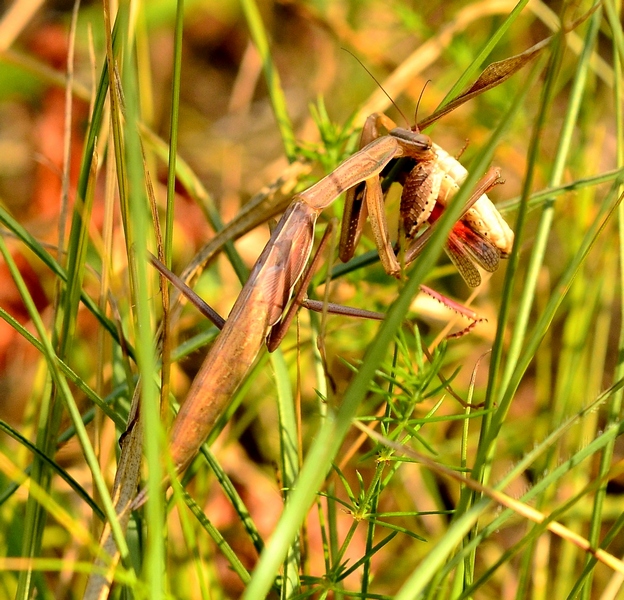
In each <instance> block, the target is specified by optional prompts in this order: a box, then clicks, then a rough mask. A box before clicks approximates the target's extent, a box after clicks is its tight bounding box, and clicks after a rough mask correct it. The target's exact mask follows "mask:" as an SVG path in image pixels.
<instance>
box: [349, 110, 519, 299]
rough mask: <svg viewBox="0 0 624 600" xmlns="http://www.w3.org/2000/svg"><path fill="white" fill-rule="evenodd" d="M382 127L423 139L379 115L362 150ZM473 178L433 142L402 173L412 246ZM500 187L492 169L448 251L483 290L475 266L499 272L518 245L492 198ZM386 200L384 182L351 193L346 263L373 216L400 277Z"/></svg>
mask: <svg viewBox="0 0 624 600" xmlns="http://www.w3.org/2000/svg"><path fill="white" fill-rule="evenodd" d="M380 127H383V128H385V130H386V131H387V132H388V135H391V136H394V137H396V138H397V139H402V140H405V141H406V142H407V141H409V140H410V139H411V138H412V137H413V136H414V135H419V132H418V130H417V129H416V128H414V129H413V130H409V129H402V128H398V127H396V125H395V123H394V122H393V121H392V120H391V119H389V118H388V117H387V116H385V115H383V114H373V115H371V116H370V117H368V119H367V120H366V123H365V125H364V128H363V129H362V137H361V140H360V146H361V147H364V148H365V147H366V146H367V145H368V144H370V143H371V142H372V141H374V140H375V139H377V138H379V135H380V133H379V130H380ZM467 174H468V173H467V171H466V169H465V168H464V167H463V166H462V165H461V164H460V163H459V161H458V160H457V159H455V158H453V157H452V156H450V155H449V154H448V153H447V152H446V151H445V150H443V149H442V148H440V147H439V146H438V145H437V144H434V143H433V142H432V143H431V147H430V148H429V149H428V150H426V151H423V152H421V153H420V155H419V156H418V157H417V158H415V159H414V160H413V161H412V164H411V165H410V166H409V170H408V171H403V172H402V173H400V174H399V178H400V179H399V181H400V183H402V185H403V192H402V194H401V206H400V213H401V221H402V223H401V225H402V228H403V231H404V233H405V237H406V239H407V241H408V243H409V242H411V241H412V240H413V239H414V238H415V236H416V233H417V232H418V231H419V230H420V229H421V227H422V226H423V224H425V223H426V222H430V223H433V222H434V221H435V220H436V219H437V218H438V217H439V215H440V214H441V211H442V210H444V207H446V206H447V205H448V203H449V202H450V201H451V200H452V198H453V196H454V195H455V194H456V192H457V190H459V187H460V185H461V184H462V183H463V182H464V180H465V179H466V176H467ZM500 182H501V180H500V171H499V170H498V169H490V171H488V173H487V174H486V175H485V177H484V178H483V179H482V180H481V182H480V185H479V190H483V193H481V195H480V196H479V197H478V198H477V199H476V200H475V201H474V204H473V205H472V206H471V207H470V208H469V209H468V210H467V211H466V212H465V213H464V215H463V217H462V218H461V219H460V220H459V221H458V222H457V223H456V224H455V226H454V227H453V229H452V230H451V232H450V234H449V237H448V241H447V244H446V247H445V250H446V252H447V254H448V256H449V258H450V259H451V261H452V262H453V264H454V265H455V266H456V267H457V270H458V271H459V273H460V274H461V275H462V277H463V278H464V280H465V281H466V283H467V284H468V285H469V286H470V287H477V286H478V285H479V284H480V283H481V274H480V273H479V270H478V269H477V268H476V266H475V263H477V264H478V265H479V266H480V267H482V268H483V269H485V270H486V271H488V272H494V271H496V269H497V268H498V264H499V260H500V259H501V258H506V257H507V256H508V255H509V253H510V252H511V248H512V246H513V240H514V234H513V231H512V230H511V228H510V227H509V225H507V223H506V222H505V220H504V219H503V218H502V216H501V215H500V213H499V212H498V211H497V210H496V207H495V206H494V205H493V204H492V202H491V201H490V199H489V198H488V196H487V192H488V191H489V190H490V189H491V188H492V187H494V186H495V185H497V184H498V183H500ZM380 195H381V190H380V188H379V183H377V184H376V186H375V187H373V186H371V185H364V184H359V185H357V186H354V187H353V188H351V189H350V190H349V191H348V192H347V199H346V202H345V212H344V216H343V221H342V232H341V236H340V241H341V244H340V248H341V251H340V258H341V260H343V261H344V262H346V261H348V260H350V259H351V258H352V257H353V254H354V252H355V247H356V246H357V243H358V241H359V237H360V234H361V230H362V225H363V222H364V219H365V217H366V213H367V211H368V212H369V213H371V227H372V230H373V236H374V238H375V243H376V245H377V249H378V252H379V257H380V260H381V262H382V264H383V266H384V269H385V270H386V272H387V273H388V274H390V275H394V276H398V275H399V273H400V271H401V267H400V265H399V262H398V260H397V257H396V254H395V252H394V251H393V250H392V247H391V245H390V240H389V236H388V232H387V227H386V226H385V225H383V223H385V216H384V215H383V213H382V214H377V213H379V212H380V208H379V206H380V204H379V197H380ZM473 196H474V195H473ZM376 223H382V225H381V226H378V225H375V224H376ZM411 260H413V256H412V254H411V251H410V248H409V247H408V249H407V252H406V260H405V262H406V264H409V262H411Z"/></svg>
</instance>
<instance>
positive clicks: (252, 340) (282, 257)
mask: <svg viewBox="0 0 624 600" xmlns="http://www.w3.org/2000/svg"><path fill="white" fill-rule="evenodd" d="M377 123H381V124H382V125H384V126H387V124H388V123H390V120H389V119H387V117H381V116H379V115H373V116H372V117H371V118H370V119H369V121H368V122H367V127H365V129H364V134H363V135H364V138H363V141H364V145H363V147H362V148H361V149H360V150H359V151H358V152H356V153H355V154H353V155H352V156H351V157H350V158H348V159H347V160H345V161H344V162H343V163H342V164H340V165H339V166H338V167H337V168H336V169H335V170H334V171H333V172H332V173H330V174H329V175H327V176H326V177H324V178H323V179H321V180H320V181H319V182H318V183H316V184H314V185H313V186H311V187H310V188H308V189H307V190H305V191H303V192H301V193H299V194H297V195H295V196H294V198H293V200H292V202H291V204H290V205H289V207H288V208H287V209H286V211H285V213H284V215H283V216H282V218H281V219H280V221H279V223H278V224H277V227H276V228H275V229H274V231H273V233H272V235H271V237H270V239H269V241H268V243H267V244H266V246H265V248H264V250H263V251H262V254H261V255H260V257H259V258H258V260H257V262H256V264H255V266H254V267H253V269H252V271H251V274H250V276H249V279H248V280H247V282H246V283H245V285H244V287H243V289H242V291H241V293H240V295H239V296H238V298H237V300H236V302H235V304H234V306H233V308H232V310H231V312H230V315H229V317H228V319H227V321H226V322H225V324H224V325H223V329H222V330H221V332H220V334H219V335H218V337H217V338H216V340H215V342H214V343H213V345H212V347H211V348H210V350H209V352H208V354H207V356H206V358H205V359H204V362H203V364H202V366H201V368H200V371H199V372H198V374H197V376H196V377H195V380H194V381H193V384H192V386H191V388H190V390H189V393H188V396H187V398H186V401H185V402H184V403H183V405H182V407H181V409H180V411H179V413H178V415H177V417H176V419H175V421H174V423H173V427H172V432H171V446H170V452H171V457H172V459H173V464H174V467H175V469H176V471H178V472H181V471H183V470H184V469H185V468H186V467H187V466H188V465H189V464H190V462H191V461H192V459H193V458H194V457H195V455H196V453H197V452H198V450H199V447H200V445H201V444H202V442H203V441H204V439H205V438H206V437H207V435H208V433H209V432H210V430H211V428H212V426H213V425H214V423H215V422H216V420H217V418H218V417H219V415H220V414H221V413H222V412H223V410H224V409H225V408H226V406H227V405H228V403H229V400H230V398H231V397H232V396H233V394H234V392H235V391H236V389H237V388H238V387H239V385H240V384H241V382H242V381H243V380H244V378H245V376H246V374H247V372H248V371H249V370H250V368H251V366H252V364H253V362H254V360H255V359H256V357H257V355H258V353H259V351H260V349H261V348H262V346H263V345H264V344H265V343H266V342H267V339H268V340H269V341H268V343H269V348H270V349H273V346H274V345H275V344H276V343H277V342H276V341H275V340H279V339H280V338H279V334H278V335H275V333H273V332H275V331H278V329H279V327H280V326H282V325H283V326H287V320H288V318H289V315H286V316H284V311H285V308H286V306H287V304H288V301H289V299H290V297H291V294H292V292H293V289H294V287H295V286H296V284H297V282H298V281H300V279H301V278H302V275H303V274H304V271H305V270H306V264H307V262H308V259H309V256H310V254H311V251H312V246H313V242H314V229H315V225H316V221H317V218H318V216H319V215H320V213H321V212H322V211H323V210H324V209H326V208H327V207H328V206H329V205H330V204H332V203H333V202H334V201H335V200H336V198H337V197H338V196H339V195H340V194H342V193H343V192H345V191H349V190H353V191H351V192H350V193H349V195H348V197H347V208H346V210H345V213H346V215H347V218H348V223H343V234H342V236H341V237H342V238H343V240H342V244H341V251H340V256H341V258H343V259H345V258H346V259H348V258H349V257H350V256H352V255H353V252H354V249H355V246H356V244H357V241H358V240H359V237H360V231H361V227H362V224H363V221H364V216H365V214H366V213H368V214H369V215H370V216H371V219H370V222H371V226H372V229H373V235H374V238H375V244H376V246H377V249H378V251H379V255H380V258H381V262H382V265H383V266H384V268H385V269H386V271H387V272H388V273H390V274H392V275H395V276H396V275H399V274H400V272H401V267H400V265H399V262H398V259H397V255H396V254H395V252H394V250H393V248H392V245H391V242H390V236H389V234H388V226H387V222H386V217H385V213H384V197H383V192H382V190H381V182H380V173H381V172H382V170H383V169H384V168H385V167H386V166H387V165H388V163H390V161H392V160H394V159H398V158H402V157H407V158H409V159H411V161H412V162H413V163H414V165H415V166H414V168H413V169H412V170H411V172H410V173H409V174H407V176H406V177H405V181H404V193H403V199H402V202H401V212H402V215H403V221H404V224H405V225H407V226H406V227H405V231H406V237H407V239H408V240H409V245H408V247H407V249H406V252H405V256H404V264H405V265H408V264H409V263H410V262H412V261H413V260H414V259H415V258H416V256H417V255H418V253H419V252H420V251H421V250H422V248H423V245H424V244H425V243H426V241H427V239H428V235H427V234H428V233H430V232H431V229H429V230H428V231H427V232H425V234H424V235H421V236H419V237H416V232H417V230H418V229H419V228H420V226H421V225H422V224H423V223H425V222H426V221H430V222H433V221H434V220H435V219H436V218H437V215H438V214H439V212H438V213H436V211H439V210H443V207H444V206H446V205H447V204H448V203H449V202H450V201H451V199H452V197H453V195H454V194H455V192H456V190H457V189H458V188H459V185H460V184H461V181H462V180H463V178H465V176H466V171H465V169H464V168H463V167H461V165H459V163H457V161H455V159H452V158H451V157H449V156H448V154H446V153H445V152H444V151H442V150H441V149H440V148H438V147H437V146H435V145H434V144H433V142H432V141H431V139H430V138H429V137H428V136H426V135H424V134H422V133H420V132H419V131H412V130H408V129H403V128H396V127H395V128H391V129H390V131H388V133H387V134H386V135H382V136H378V134H377V131H376V129H375V130H374V131H373V129H372V128H371V126H370V125H371V124H375V125H376V124H377ZM371 132H372V133H371ZM368 138H370V139H368ZM499 176H500V174H499V172H498V170H497V169H490V171H488V173H487V174H486V176H485V177H484V178H483V179H482V180H481V181H480V182H479V184H478V185H477V187H476V189H475V190H474V191H473V193H472V196H471V199H470V200H469V202H468V203H467V205H466V212H465V213H464V216H463V217H462V219H461V220H460V221H458V223H457V224H456V226H455V229H454V230H453V232H452V236H451V237H450V238H449V246H448V249H449V251H450V252H451V256H454V261H456V264H461V265H462V267H461V268H460V272H461V273H462V274H463V275H464V276H466V274H470V276H469V277H467V279H469V283H473V284H475V283H478V281H476V276H475V275H474V273H476V274H477V275H478V270H477V269H476V267H474V265H473V264H472V262H471V258H472V257H474V258H475V259H476V260H477V261H478V262H479V264H481V265H482V266H486V268H489V270H494V269H495V268H496V266H497V265H498V259H499V258H500V257H501V256H506V255H507V253H508V252H509V250H510V247H511V245H512V243H513V232H512V231H511V230H510V229H509V227H508V225H507V224H506V223H505V221H504V220H503V219H502V217H501V216H500V215H499V213H498V211H497V210H496V209H495V207H494V206H493V204H492V203H491V202H490V200H489V199H488V198H487V196H486V195H485V194H486V193H487V191H488V190H489V189H491V188H492V187H493V186H494V185H496V183H498V182H499ZM451 239H452V240H453V241H452V242H451ZM451 244H452V245H451ZM475 248H476V249H475ZM467 249H468V250H467ZM458 257H459V258H458ZM485 257H487V258H485ZM468 263H470V264H469V265H468ZM462 269H463V270H462ZM479 281H480V276H479ZM302 287H304V286H302ZM294 302H296V303H298V302H299V300H298V299H296V300H294ZM296 308H297V306H293V307H291V311H289V313H291V312H292V309H295V310H296ZM144 499H145V495H144V494H141V495H140V496H139V497H138V498H137V500H136V502H135V506H138V505H140V504H141V503H142V502H143V501H144Z"/></svg>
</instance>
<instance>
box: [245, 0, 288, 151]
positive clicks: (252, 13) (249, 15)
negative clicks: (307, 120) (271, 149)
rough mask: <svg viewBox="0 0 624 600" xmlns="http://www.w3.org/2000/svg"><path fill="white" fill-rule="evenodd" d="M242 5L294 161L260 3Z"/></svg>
mask: <svg viewBox="0 0 624 600" xmlns="http://www.w3.org/2000/svg"><path fill="white" fill-rule="evenodd" d="M241 6H242V9H243V12H244V13H245V18H246V19H247V26H248V27H249V31H250V33H251V38H252V40H253V42H254V44H255V45H256V48H257V50H258V53H259V54H260V58H261V60H262V68H263V70H264V77H265V79H266V83H267V87H268V88H269V95H270V96H271V102H272V104H273V111H274V113H275V119H276V120H277V127H278V128H279V130H280V133H281V135H282V143H283V144H284V152H285V153H286V157H287V158H288V160H289V161H290V162H293V161H294V160H295V158H296V148H297V146H296V142H295V134H294V132H293V127H292V123H291V122H290V117H289V116H288V111H287V109H286V98H285V97H284V91H283V90H282V85H281V82H280V77H279V73H278V72H277V69H276V68H275V63H274V62H273V59H272V58H271V51H270V49H269V41H268V38H267V34H266V29H265V27H264V24H263V22H262V17H261V16H260V11H259V10H258V5H257V4H256V2H255V0H241Z"/></svg>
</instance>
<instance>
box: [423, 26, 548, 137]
mask: <svg viewBox="0 0 624 600" xmlns="http://www.w3.org/2000/svg"><path fill="white" fill-rule="evenodd" d="M551 40H552V36H551V37H548V38H546V39H545V40H542V41H541V42H538V43H537V44H535V45H534V46H531V47H530V48H529V49H528V50H525V51H524V52H521V53H520V54H516V55H515V56H510V57H509V58H505V59H504V60H499V61H497V62H494V63H492V64H490V65H488V66H487V67H486V68H485V69H484V70H483V72H482V73H481V75H479V78H478V79H477V80H476V81H475V82H474V83H473V84H472V85H471V86H470V87H469V88H468V89H467V90H466V91H465V92H463V93H461V94H460V95H459V96H457V97H456V98H454V99H453V100H451V101H450V102H449V103H448V104H445V105H444V106H443V107H442V108H441V109H440V110H437V111H435V112H434V113H433V114H432V115H429V116H428V117H427V118H426V119H423V120H422V121H420V123H418V128H419V129H424V128H425V127H428V126H429V125H431V124H432V123H435V121H437V120H438V119H440V118H441V117H443V116H444V115H446V114H448V113H450V112H452V111H453V110H455V109H456V108H457V107H458V106H461V105H462V104H464V103H465V102H468V100H470V99H472V98H475V97H476V96H479V95H480V94H483V93H484V92H487V91H488V90H491V89H492V88H494V87H496V86H498V85H500V84H501V83H503V82H504V81H506V80H507V79H509V78H510V77H511V76H512V75H514V74H515V73H517V72H518V71H519V70H520V69H522V67H524V66H526V65H527V64H528V63H529V62H531V61H532V60H533V59H534V58H536V57H537V56H538V55H539V54H540V52H541V51H542V50H544V48H546V47H547V46H548V44H550V42H551Z"/></svg>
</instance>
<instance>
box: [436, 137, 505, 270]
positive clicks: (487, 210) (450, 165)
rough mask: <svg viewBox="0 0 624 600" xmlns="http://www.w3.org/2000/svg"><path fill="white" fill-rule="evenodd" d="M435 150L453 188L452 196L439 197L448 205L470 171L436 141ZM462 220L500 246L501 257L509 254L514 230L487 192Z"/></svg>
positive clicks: (440, 166) (442, 169)
mask: <svg viewBox="0 0 624 600" xmlns="http://www.w3.org/2000/svg"><path fill="white" fill-rule="evenodd" d="M433 150H434V152H435V153H436V156H437V161H436V165H437V168H438V169H440V170H441V171H443V172H444V173H445V174H446V175H447V176H448V179H449V184H450V186H451V187H452V188H453V192H452V193H451V194H450V197H449V195H448V194H447V195H445V196H439V197H438V201H439V202H440V204H442V205H443V206H446V205H447V202H448V200H450V198H452V197H453V196H454V195H455V193H456V192H457V190H459V187H460V186H461V184H462V183H463V182H464V180H465V179H466V177H467V176H468V171H466V169H465V168H464V166H463V165H462V164H461V163H460V162H459V161H458V160H457V159H455V158H453V157H452V156H451V155H450V154H449V153H448V152H447V151H446V150H444V149H443V148H440V146H438V145H437V144H435V143H434V144H433ZM462 220H463V221H465V222H466V223H468V224H469V225H470V226H471V227H472V229H473V230H474V231H475V232H476V233H478V234H480V235H482V236H483V237H485V238H486V239H489V240H490V241H491V242H492V244H493V245H494V246H496V248H498V250H499V251H500V253H501V257H503V258H504V257H507V256H509V254H510V253H511V249H512V247H513V242H514V232H513V231H512V229H511V227H509V225H508V224H507V222H506V221H505V219H503V217H502V216H501V214H500V213H499V212H498V210H496V207H495V206H494V204H492V201H491V200H490V199H489V198H488V196H487V194H483V195H482V196H481V197H480V198H479V199H478V200H477V201H476V202H475V203H474V204H473V205H472V207H471V208H469V209H468V210H467V211H466V214H465V215H464V216H463V217H462Z"/></svg>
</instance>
